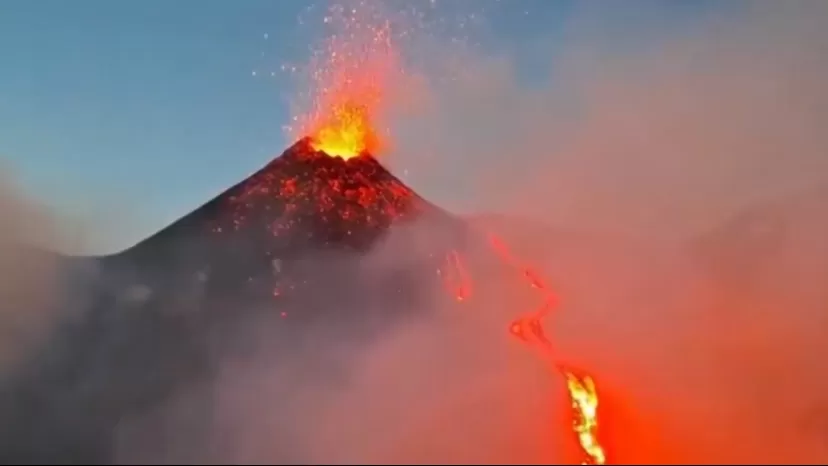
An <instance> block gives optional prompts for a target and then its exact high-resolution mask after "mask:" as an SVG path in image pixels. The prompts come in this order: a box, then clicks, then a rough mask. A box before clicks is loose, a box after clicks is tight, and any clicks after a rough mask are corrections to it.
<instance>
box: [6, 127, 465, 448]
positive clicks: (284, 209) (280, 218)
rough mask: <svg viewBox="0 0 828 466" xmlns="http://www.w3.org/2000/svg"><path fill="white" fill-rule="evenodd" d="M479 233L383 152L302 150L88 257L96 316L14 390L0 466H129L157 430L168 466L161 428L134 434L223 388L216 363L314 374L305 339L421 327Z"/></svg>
mask: <svg viewBox="0 0 828 466" xmlns="http://www.w3.org/2000/svg"><path fill="white" fill-rule="evenodd" d="M423 232H426V233H427V234H423ZM466 235H467V232H466V225H465V223H464V222H463V221H461V220H459V219H458V218H456V217H454V216H452V215H451V214H449V213H447V212H446V211H444V210H442V209H440V208H439V207H437V206H435V205H433V204H431V203H429V202H428V201H426V200H425V199H423V198H422V197H420V196H419V195H417V194H416V193H415V192H414V191H413V190H412V189H411V188H409V187H407V186H406V185H405V184H404V183H403V182H402V181H400V180H399V179H397V178H396V177H394V176H393V175H392V174H391V173H390V172H388V171H387V170H386V169H385V168H384V167H383V166H382V165H381V164H380V163H379V162H378V161H377V160H376V159H374V158H373V157H372V156H371V155H370V154H367V153H363V154H362V155H359V156H357V157H352V158H348V159H347V160H345V159H343V158H339V157H332V156H329V155H328V154H326V153H324V152H320V151H318V150H315V149H314V148H313V147H312V145H311V144H310V141H309V140H307V139H303V140H300V141H299V142H297V143H296V144H295V145H293V146H292V147H291V148H289V149H288V150H287V151H285V152H284V153H283V154H282V155H281V156H280V157H278V158H276V159H274V160H273V161H272V162H270V163H269V164H268V165H267V166H265V167H264V168H262V169H261V170H259V171H258V172H256V173H254V174H253V175H251V176H250V177H248V178H247V179H245V180H243V181H242V182H240V183H238V184H236V185H235V186H233V187H231V188H229V189H228V190H226V191H225V192H223V193H221V194H220V195H218V196H217V197H216V198H214V199H212V200H210V201H209V202H207V203H206V204H204V205H202V206H201V207H199V208H198V209H196V210H194V211H193V212H191V213H189V214H187V215H185V216H184V217H182V218H181V219H179V220H178V221H176V222H174V223H173V224H171V225H170V226H168V227H166V228H164V229H162V230H161V231H159V232H158V233H156V234H154V235H152V236H151V237H149V238H147V239H146V240H144V241H142V242H140V243H138V244H137V245H135V246H133V247H131V248H129V249H127V250H125V251H123V252H120V253H117V254H114V255H110V256H106V257H100V258H95V259H90V261H91V262H94V268H95V269H96V270H97V278H96V279H95V280H94V281H93V283H94V285H93V286H92V288H93V291H91V292H90V295H91V297H90V298H89V299H88V300H86V301H85V302H88V304H86V305H85V306H86V307H85V308H84V310H83V312H82V313H81V314H82V316H83V317H82V318H81V319H73V320H71V321H67V322H66V323H65V324H64V325H62V326H61V327H60V328H59V329H58V331H57V332H56V335H55V337H54V338H53V339H52V342H51V343H50V345H49V346H48V347H46V348H45V349H44V351H43V352H42V353H41V354H38V355H36V356H35V357H34V358H33V360H32V361H31V362H30V364H28V365H26V367H24V368H23V369H22V370H21V371H19V374H17V375H15V377H13V378H12V380H9V381H8V382H7V383H5V384H4V385H3V386H2V391H1V392H0V407H2V409H0V461H2V462H15V463H30V464H31V463H79V462H84V463H87V464H101V463H111V462H113V461H116V460H117V461H123V460H124V458H122V457H119V455H124V453H123V452H122V451H119V449H118V448H116V444H117V443H118V442H119V441H121V440H122V437H123V436H124V435H127V436H129V435H133V436H135V435H137V436H138V437H141V438H144V437H151V438H152V437H153V435H154V436H155V437H156V440H153V441H145V442H149V443H150V444H149V445H145V447H142V448H141V450H143V451H153V452H156V454H157V455H160V456H161V457H163V458H164V460H165V461H166V460H168V459H169V455H167V453H166V452H165V450H164V448H165V445H166V443H168V440H165V439H164V438H160V439H159V438H157V437H158V436H159V435H161V434H159V433H158V432H159V430H161V429H160V428H159V426H158V425H157V423H156V424H153V423H152V422H150V423H149V425H148V426H145V427H136V428H135V429H138V430H139V431H141V433H139V434H129V435H128V434H124V429H126V430H127V431H129V429H130V428H131V427H130V428H127V427H124V426H134V425H144V424H141V422H139V421H136V419H143V418H144V417H145V413H147V412H152V411H153V410H156V411H157V410H159V409H163V408H162V406H164V404H165V403H167V402H169V400H170V399H173V398H175V397H176V396H178V395H180V394H181V393H182V391H183V390H185V389H192V387H193V386H199V387H207V388H204V391H205V392H206V393H210V392H211V391H212V388H211V387H212V383H213V381H214V380H215V378H216V377H217V372H218V371H219V366H220V364H219V361H218V359H219V356H218V355H219V354H220V355H221V358H225V359H226V358H228V357H229V358H233V357H238V358H240V359H245V358H249V357H250V354H251V352H253V351H255V352H257V354H258V355H261V352H262V349H261V348H262V346H263V345H264V346H267V348H268V349H267V353H266V354H267V359H268V360H269V362H273V363H278V361H282V360H295V359H297V358H298V359H301V360H302V364H306V363H308V364H310V362H308V361H306V360H305V359H312V357H311V356H308V355H306V354H304V353H303V352H302V350H299V349H297V345H298V344H297V342H301V341H306V340H307V339H308V335H320V334H323V335H325V340H326V343H331V342H333V343H332V345H331V347H332V348H333V347H335V346H336V344H335V343H336V342H346V341H347V342H348V343H347V344H348V345H359V344H361V342H364V341H365V340H366V339H371V338H373V337H374V336H375V335H378V334H381V333H382V332H383V329H387V328H388V327H389V326H391V325H395V323H397V322H400V320H401V319H411V318H417V315H418V314H421V313H422V312H426V311H427V310H428V309H433V308H434V307H435V306H434V303H433V300H434V299H450V298H448V297H445V298H440V296H445V294H444V293H435V292H430V291H429V290H431V289H432V288H434V285H435V281H437V280H439V279H440V278H439V274H438V273H436V272H437V271H438V270H439V269H440V268H441V267H442V266H444V264H445V257H446V253H447V251H450V250H454V249H457V248H461V247H462V246H463V244H464V242H465V238H466ZM263 342H264V343H263ZM343 344H345V343H343ZM294 362H295V361H294ZM323 372H324V373H329V372H330V373H336V372H337V369H336V368H329V369H327V370H325V371H323ZM210 398H211V397H210V396H209V395H205V396H204V397H203V400H202V401H200V403H202V405H199V406H197V407H196V408H190V412H193V413H198V415H197V416H195V418H191V422H192V423H193V426H191V427H187V429H194V430H198V429H199V428H201V429H203V428H204V426H205V425H209V424H210V416H211V414H210V413H211V412H212V405H211V401H210ZM196 403H198V402H196ZM268 403H270V405H271V406H275V405H277V404H278V400H271V401H269V402H268ZM142 422H143V421H142ZM159 422H161V421H159ZM162 423H163V422H162ZM162 437H163V436H162ZM285 449H286V450H289V446H285ZM165 455H166V456H165ZM128 456H129V454H128ZM284 456H285V458H289V457H290V455H289V454H288V453H287V452H286V453H285V455H284ZM134 459H135V458H133V457H132V456H130V457H129V458H127V459H126V461H133V460H134ZM188 459H192V458H190V457H189V456H187V455H185V458H183V459H182V461H185V460H188ZM158 460H159V458H158V457H154V458H152V457H151V458H147V457H142V458H141V461H140V462H143V461H149V462H154V461H158ZM197 460H198V458H196V459H195V461H197ZM202 460H203V458H202Z"/></svg>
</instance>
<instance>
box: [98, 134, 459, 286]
mask: <svg viewBox="0 0 828 466" xmlns="http://www.w3.org/2000/svg"><path fill="white" fill-rule="evenodd" d="M415 220H416V221H418V222H420V223H422V224H427V225H429V237H430V241H431V242H432V243H433V242H434V240H435V239H437V238H440V239H442V240H446V241H449V242H453V241H454V240H456V239H457V234H458V233H459V232H460V231H461V230H462V227H461V226H460V225H461V222H460V221H459V220H456V219H454V218H453V217H452V216H451V215H449V214H448V213H446V212H445V211H443V210H442V209H440V208H438V207H436V206H434V205H433V204H431V203H429V202H428V201H426V200H424V199H423V198H422V197H420V196H418V195H417V194H416V193H415V192H414V191H413V190H412V189H410V188H409V187H407V186H406V185H405V184H403V183H402V182H401V181H400V180H399V179H397V178H396V177H395V176H393V175H392V174H391V173H389V172H388V171H387V170H386V169H385V168H384V167H383V166H382V165H381V164H380V163H379V162H377V160H376V159H374V158H373V157H372V156H371V155H370V154H368V153H362V154H360V155H359V156H356V157H350V158H347V159H345V158H342V157H334V156H330V155H328V154H326V153H324V152H322V151H318V150H315V149H314V148H313V146H312V144H311V141H310V140H309V139H307V138H306V139H302V140H300V141H299V142H297V143H296V144H295V145H293V146H292V147H291V148H289V149H288V150H287V151H285V152H284V153H283V154H282V155H281V156H280V157H277V158H276V159H274V160H273V161H272V162H270V163H269V164H268V165H267V166H265V167H264V168H262V169H261V170H259V171H258V172H256V173H254V174H253V175H251V176H250V177H249V178H247V179H245V180H244V181H242V182H240V183H238V184H236V185H235V186H233V187H231V188H230V189H228V190H227V191H225V192H224V193H222V194H220V195H219V196H217V197H216V198H214V199H213V200H211V201H209V202H208V203H206V204H204V205H203V206H202V207H200V208H199V209H197V210H195V211H193V212H192V213H190V214H188V215H186V216H185V217H183V218H181V219H180V220H178V221H176V222H175V223H173V224H172V225H170V226H169V227H167V228H165V229H164V230H162V231H160V232H158V233H157V234H155V235H153V236H152V237H150V238H148V239H147V240H145V241H143V242H141V243H139V244H138V245H136V246H134V247H133V248H131V249H129V250H127V251H125V252H123V253H121V254H119V255H117V256H112V257H110V258H108V261H109V262H111V263H113V264H118V268H119V269H121V270H129V271H130V273H129V279H130V280H132V281H134V280H136V279H138V280H142V281H147V280H149V281H151V282H153V283H152V284H151V283H145V284H146V285H148V286H150V287H152V288H157V287H158V286H161V287H162V288H164V286H163V285H164V284H167V285H173V284H175V285H173V286H178V285H180V284H181V280H180V278H181V277H183V276H185V275H189V276H190V277H192V275H193V274H194V273H198V272H199V271H203V272H207V271H209V272H208V273H209V276H210V282H211V283H212V284H213V285H215V286H218V287H221V288H222V289H225V288H227V287H230V288H236V287H238V286H240V284H241V282H248V283H250V282H257V283H259V284H262V283H261V282H262V280H263V279H265V277H268V276H270V278H272V275H273V272H274V271H281V270H286V268H289V267H290V266H291V264H294V263H296V262H297V261H300V260H305V259H308V257H309V256H319V255H324V254H328V255H329V256H330V255H331V254H332V253H337V254H339V255H340V256H341V255H342V254H343V253H344V254H348V255H361V254H364V253H366V252H367V251H369V250H370V249H371V248H372V247H373V246H375V245H376V244H378V242H379V241H381V240H382V239H383V238H385V237H386V235H387V233H388V232H389V230H390V229H391V228H392V227H398V226H405V225H410V224H412V222H414V221H415ZM438 242H439V241H438ZM433 246H434V248H431V249H434V250H429V251H425V252H427V254H426V255H433V254H438V253H440V251H438V249H440V248H439V247H437V246H436V245H433ZM420 252H421V253H422V252H424V251H422V250H421V251H420ZM441 257H442V254H441ZM123 264H125V265H126V267H123V266H122V265H123ZM136 274H137V275H136ZM202 278H204V277H202ZM341 278H342V277H340V279H341ZM274 286H276V284H274ZM159 291H160V290H159ZM276 292H277V293H279V291H278V290H277V291H276Z"/></svg>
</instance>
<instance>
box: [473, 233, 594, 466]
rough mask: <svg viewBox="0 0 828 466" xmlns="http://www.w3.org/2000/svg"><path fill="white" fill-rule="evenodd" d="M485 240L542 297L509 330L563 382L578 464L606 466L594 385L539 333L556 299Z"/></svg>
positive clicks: (497, 242)
mask: <svg viewBox="0 0 828 466" xmlns="http://www.w3.org/2000/svg"><path fill="white" fill-rule="evenodd" d="M489 239H490V244H491V246H492V247H493V249H494V250H495V251H496V252H497V253H498V255H499V256H500V257H501V258H502V259H503V260H504V261H505V262H506V263H508V264H510V265H511V266H512V267H514V268H517V269H518V270H520V272H521V275H522V276H523V278H524V279H525V280H526V282H527V283H528V284H529V285H530V286H531V287H532V288H534V289H536V290H538V291H539V292H540V293H541V295H542V298H543V302H542V303H541V305H540V306H539V308H538V309H537V310H534V311H531V312H528V313H526V314H525V315H524V316H522V317H520V318H519V319H518V320H516V321H515V322H513V323H512V324H511V325H510V327H509V331H510V332H511V333H512V335H514V336H516V337H517V338H519V339H520V340H522V341H524V342H526V343H529V344H533V346H534V347H535V348H537V350H538V351H539V352H540V354H541V356H542V357H543V358H544V360H547V361H549V362H550V363H551V364H552V365H553V366H554V367H555V369H556V370H557V371H558V372H559V373H560V374H561V375H563V377H564V378H565V379H566V388H567V392H568V393H569V400H570V403H571V405H572V414H573V420H572V429H573V431H574V433H575V434H576V435H577V437H578V443H579V444H580V446H581V450H582V451H583V453H584V459H583V461H582V463H581V464H606V462H607V457H606V452H605V451H604V448H603V447H602V446H601V443H600V441H599V439H598V392H597V390H596V388H595V382H594V381H593V380H592V377H590V376H589V375H585V374H579V373H578V372H577V371H574V370H572V369H569V368H568V367H566V366H565V365H564V364H562V363H561V362H560V361H559V360H558V359H557V358H556V356H555V354H554V350H553V347H552V343H551V342H550V341H549V339H548V338H547V337H546V335H545V334H544V331H543V324H542V319H543V318H545V317H546V316H547V315H548V314H549V313H550V312H551V311H552V310H553V309H554V307H555V304H556V303H557V298H556V296H555V295H554V294H553V293H552V292H551V291H550V290H549V288H548V287H547V285H546V283H545V282H544V280H543V279H542V278H541V276H540V274H539V273H538V272H537V271H535V270H534V269H532V268H531V267H528V266H525V265H523V264H521V263H519V262H518V261H517V259H516V258H515V256H513V255H512V253H511V251H510V250H509V249H508V248H507V246H506V243H504V242H503V240H501V239H500V238H498V237H497V236H494V235H490V237H489Z"/></svg>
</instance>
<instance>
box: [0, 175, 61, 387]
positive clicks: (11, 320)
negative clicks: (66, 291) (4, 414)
mask: <svg viewBox="0 0 828 466" xmlns="http://www.w3.org/2000/svg"><path fill="white" fill-rule="evenodd" d="M0 218H2V219H3V227H2V229H0V274H2V276H3V279H2V282H0V331H2V337H0V378H2V376H3V375H5V374H6V372H7V371H11V370H14V369H15V368H16V367H18V365H19V364H20V363H21V362H22V361H23V360H25V358H26V357H27V356H28V355H29V352H30V351H31V350H33V349H34V348H36V347H38V345H39V344H41V343H42V342H43V339H44V338H46V337H47V335H48V334H49V330H51V328H52V327H51V324H52V323H53V322H54V318H55V316H56V314H55V313H54V312H53V311H50V309H54V304H55V300H56V298H57V294H58V287H57V258H56V257H55V256H54V255H53V254H51V253H49V252H47V249H48V248H51V247H60V243H59V234H58V230H57V226H56V224H55V222H54V218H53V217H52V216H51V215H50V213H49V212H48V211H47V209H46V208H45V207H44V206H42V205H40V204H39V203H37V202H36V201H35V200H33V199H32V198H31V196H28V195H27V194H26V193H24V192H23V191H22V190H21V189H20V187H19V186H17V185H16V184H15V183H14V182H13V180H12V176H11V174H10V173H8V172H4V171H2V169H0Z"/></svg>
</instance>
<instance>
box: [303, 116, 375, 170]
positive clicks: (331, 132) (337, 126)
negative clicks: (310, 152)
mask: <svg viewBox="0 0 828 466" xmlns="http://www.w3.org/2000/svg"><path fill="white" fill-rule="evenodd" d="M310 141H311V147H313V148H314V149H315V150H317V151H320V152H323V153H325V154H328V155H330V156H333V157H341V158H342V159H344V160H348V159H351V158H354V157H358V156H359V155H361V154H365V153H376V151H378V150H379V139H378V138H377V135H376V133H375V132H374V129H373V127H372V126H371V121H370V114H369V111H368V108H367V107H365V106H363V105H356V104H351V103H346V104H343V105H339V106H337V107H335V108H333V109H331V115H330V117H329V118H328V119H327V120H325V121H323V122H322V124H321V126H320V128H319V129H317V130H316V131H315V132H314V133H313V134H312V135H311V136H310Z"/></svg>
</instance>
